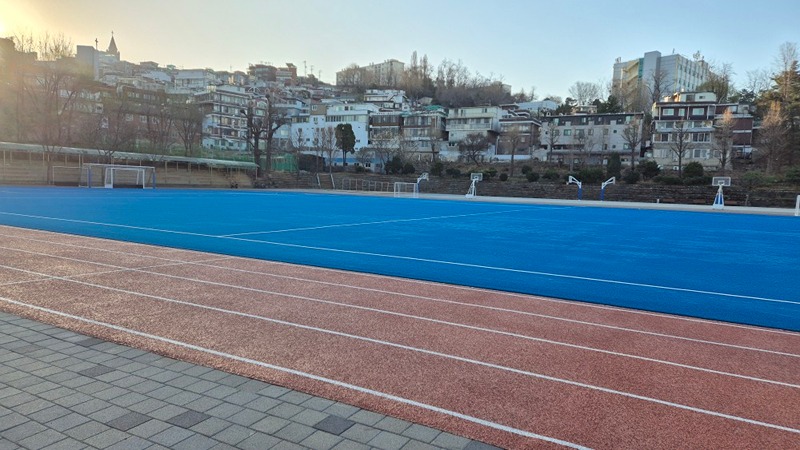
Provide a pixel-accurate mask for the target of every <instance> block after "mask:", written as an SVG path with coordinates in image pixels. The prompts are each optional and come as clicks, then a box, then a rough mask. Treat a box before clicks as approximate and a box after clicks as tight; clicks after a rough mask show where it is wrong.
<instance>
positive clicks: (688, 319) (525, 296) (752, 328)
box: [0, 225, 800, 351]
mask: <svg viewBox="0 0 800 450" xmlns="http://www.w3.org/2000/svg"><path fill="white" fill-rule="evenodd" d="M4 226H7V225H4ZM24 230H26V231H31V232H36V233H40V234H47V235H63V234H60V233H56V232H52V231H45V230H35V229H27V228H26V229H24ZM0 236H6V237H10V238H15V239H22V240H28V241H34V242H44V243H48V244H51V245H61V246H71V247H76V248H81V249H93V250H97V251H105V252H113V253H120V254H124V255H135V256H139V257H143V258H155V259H161V260H164V261H174V262H186V263H187V264H197V265H200V266H204V265H205V263H204V262H202V261H199V262H192V261H182V260H174V259H170V258H163V257H158V256H152V255H142V254H140V253H133V252H123V251H119V250H107V249H103V248H97V247H90V246H82V245H76V244H69V243H63V242H53V241H48V240H41V239H34V238H29V237H20V236H14V235H2V234H0ZM79 237H80V238H82V239H86V240H94V241H101V242H113V243H114V244H125V245H130V246H135V247H148V248H153V247H155V248H164V247H159V246H154V245H152V244H140V243H136V242H126V241H114V240H110V239H106V238H98V237H93V236H79ZM174 250H175V251H186V252H194V253H203V252H198V251H195V250H181V249H174ZM50 256H52V255H50ZM227 259H228V260H236V259H242V260H244V259H252V258H245V257H238V256H230V257H228V258H227ZM220 260H226V258H220ZM257 261H259V262H262V263H266V264H271V265H284V266H291V267H307V268H313V269H314V270H319V271H326V272H334V273H342V274H348V275H352V274H354V273H357V274H358V275H359V276H364V277H370V278H385V277H389V276H388V275H377V274H370V273H361V272H350V271H345V270H341V269H331V268H325V267H315V266H301V265H298V264H293V263H285V262H280V261H269V260H261V259H259V260H257ZM207 267H213V268H220V269H224V270H230V271H237V272H243V273H251V274H259V275H265V276H272V277H279V278H281V277H282V278H287V279H293V280H298V281H305V282H310V283H318V284H331V285H334V286H344V287H349V288H353V289H361V290H366V291H371V292H380V293H387V294H394V295H400V296H406V297H412V298H420V299H425V300H431V301H439V302H448V303H453V304H463V305H464V306H471V307H475V308H486V309H492V310H498V311H506V312H511V313H517V314H523V315H531V316H536V317H542V318H547V319H552V320H560V321H566V322H571V323H578V324H583V325H588V326H596V327H602V328H610V329H615V330H622V331H627V332H633V333H642V334H648V335H654V336H661V337H667V338H675V339H684V340H690V341H695V342H701V343H709V344H715V345H732V346H736V344H727V343H722V342H717V341H708V340H703V339H698V338H690V337H682V336H678V335H670V334H666V333H658V332H653V331H647V330H639V329H634V328H626V327H621V326H616V325H608V324H603V323H598V322H588V321H582V320H577V319H569V318H566V317H557V316H552V315H546V314H538V313H533V312H528V311H520V310H513V309H507V308H498V307H491V306H487V305H481V304H475V303H467V302H456V301H453V300H444V299H437V298H433V297H423V296H416V295H412V294H407V293H403V292H395V291H384V290H379V289H372V288H365V287H360V286H353V285H345V284H337V283H329V282H323V281H318V280H313V279H306V278H298V277H289V276H286V275H277V274H272V273H267V272H256V271H250V270H244V269H238V268H233V267H227V266H214V265H212V266H207ZM395 279H397V280H402V281H403V282H406V283H411V284H422V285H429V286H430V285H432V286H447V287H448V288H450V289H459V290H466V291H474V292H486V293H489V294H493V295H498V294H499V295H503V296H509V297H515V298H520V299H525V300H532V299H535V300H538V301H544V302H549V303H559V304H568V305H571V306H581V307H585V308H591V309H603V310H609V311H615V312H622V313H627V314H635V315H645V316H654V317H659V318H666V319H670V320H677V321H686V322H694V323H703V324H707V325H714V326H722V327H730V328H739V329H744V330H748V331H756V332H766V333H773V334H782V335H787V336H793V337H796V336H800V335H798V333H797V332H793V331H787V330H780V329H772V328H765V327H758V326H750V325H743V324H736V323H730V322H722V321H714V320H707V319H700V318H693V317H685V316H676V315H669V314H662V313H656V312H650V311H640V310H636V309H631V308H621V307H615V306H609V305H602V304H595V303H589V302H582V301H571V300H561V299H556V298H549V297H542V296H538V295H534V294H519V293H515V292H506V291H498V290H490V289H482V288H475V287H470V286H461V285H455V284H445V283H441V282H433V281H423V280H414V279H410V278H395ZM744 348H750V347H744ZM754 349H755V348H754ZM755 350H760V349H755ZM766 351H769V350H766Z"/></svg>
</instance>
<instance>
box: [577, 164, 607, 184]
mask: <svg viewBox="0 0 800 450" xmlns="http://www.w3.org/2000/svg"><path fill="white" fill-rule="evenodd" d="M574 177H575V178H577V179H578V180H580V181H581V183H587V184H600V183H602V182H603V181H604V177H605V172H603V169H601V168H599V167H589V168H586V169H581V170H580V171H579V172H578V174H577V175H574Z"/></svg>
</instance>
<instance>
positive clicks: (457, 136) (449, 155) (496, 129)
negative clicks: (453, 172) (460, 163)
mask: <svg viewBox="0 0 800 450" xmlns="http://www.w3.org/2000/svg"><path fill="white" fill-rule="evenodd" d="M503 114H505V112H504V111H503V109H502V108H500V107H499V106H470V107H464V108H453V109H450V110H449V111H448V114H447V124H446V127H445V128H446V131H447V136H448V137H447V143H448V145H447V150H445V151H443V152H442V155H441V156H442V159H444V160H450V161H455V160H457V159H458V157H459V156H460V153H459V151H458V144H459V142H461V141H462V140H463V139H464V138H466V137H467V135H469V134H472V133H480V134H482V135H484V136H485V137H486V138H487V139H488V140H489V142H490V146H489V149H488V150H487V151H486V156H487V157H491V156H493V155H494V154H495V144H496V143H497V136H498V135H499V134H500V117H502V116H503Z"/></svg>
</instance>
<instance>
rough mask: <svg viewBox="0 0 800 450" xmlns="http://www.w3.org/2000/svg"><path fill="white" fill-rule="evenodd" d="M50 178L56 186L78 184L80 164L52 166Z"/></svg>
mask: <svg viewBox="0 0 800 450" xmlns="http://www.w3.org/2000/svg"><path fill="white" fill-rule="evenodd" d="M50 180H51V181H50V182H51V183H52V184H54V185H56V186H80V183H81V166H53V167H52V168H51V169H50Z"/></svg>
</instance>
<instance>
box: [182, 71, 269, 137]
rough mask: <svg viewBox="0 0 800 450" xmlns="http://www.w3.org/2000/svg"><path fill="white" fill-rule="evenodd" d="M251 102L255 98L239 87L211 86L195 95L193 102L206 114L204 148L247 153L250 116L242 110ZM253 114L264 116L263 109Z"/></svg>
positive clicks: (256, 110) (257, 109) (204, 120)
mask: <svg viewBox="0 0 800 450" xmlns="http://www.w3.org/2000/svg"><path fill="white" fill-rule="evenodd" d="M251 100H252V95H251V94H250V93H249V92H247V91H246V90H245V89H244V88H243V87H240V86H209V87H208V88H207V89H206V90H205V92H202V93H198V94H196V95H195V96H194V101H195V103H197V104H199V105H200V106H201V107H202V108H203V111H204V113H205V117H204V119H203V141H202V145H203V147H205V148H210V149H213V150H236V151H246V150H248V149H249V147H248V145H247V115H246V114H245V113H244V112H243V111H244V110H245V109H246V108H247V107H248V104H250V103H249V102H251ZM254 115H257V116H263V115H264V112H263V109H260V108H256V109H255V110H254Z"/></svg>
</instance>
